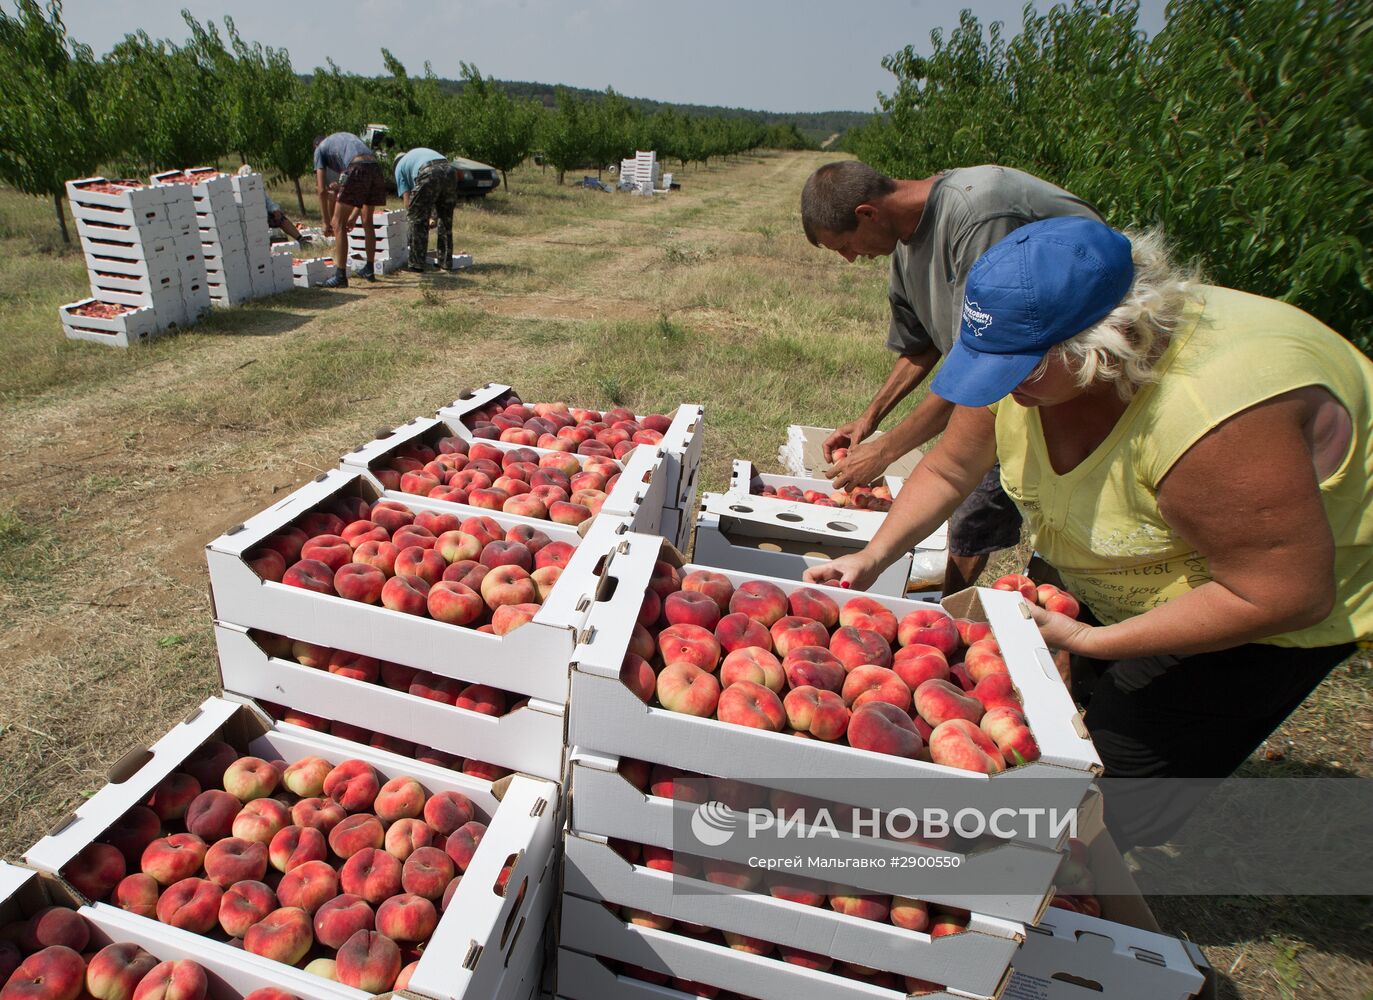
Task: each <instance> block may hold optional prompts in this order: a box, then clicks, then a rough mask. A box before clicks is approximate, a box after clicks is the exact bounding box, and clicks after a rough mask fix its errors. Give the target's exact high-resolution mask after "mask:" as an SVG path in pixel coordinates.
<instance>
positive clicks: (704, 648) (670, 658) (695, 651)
mask: <svg viewBox="0 0 1373 1000" xmlns="http://www.w3.org/2000/svg"><path fill="white" fill-rule="evenodd" d="M649 593H652V591H650V592H649ZM674 596H675V595H674ZM658 651H659V652H660V653H661V654H662V657H663V662H664V663H690V664H693V665H694V666H697V667H700V668H701V669H702V670H706V671H713V670H714V669H715V667H716V665H717V664H719V662H720V644H719V643H718V642H717V641H716V640H715V636H714V635H712V634H711V632H710V631H709V630H708V629H705V628H702V627H701V626H699V625H671V626H669V627H667V628H665V629H663V631H662V632H660V633H658Z"/></svg>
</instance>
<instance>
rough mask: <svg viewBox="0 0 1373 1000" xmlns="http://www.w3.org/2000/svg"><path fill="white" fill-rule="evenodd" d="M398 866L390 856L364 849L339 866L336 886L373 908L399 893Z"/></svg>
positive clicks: (371, 848)
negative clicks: (340, 867) (363, 900)
mask: <svg viewBox="0 0 1373 1000" xmlns="http://www.w3.org/2000/svg"><path fill="white" fill-rule="evenodd" d="M400 876H401V863H400V860H399V859H398V858H396V857H394V856H393V855H390V854H387V853H386V852H385V851H383V850H380V849H378V848H373V847H367V848H364V849H363V850H360V851H358V852H357V853H356V854H354V855H353V856H352V857H350V858H349V859H348V860H347V861H345V862H344V863H343V868H342V869H340V871H339V876H338V878H339V884H340V885H341V886H342V888H343V891H344V892H346V893H350V894H352V895H354V896H361V897H362V898H363V899H365V900H367V902H369V903H371V904H372V905H373V906H375V905H377V904H378V903H380V902H381V901H382V900H384V899H386V898H388V897H390V896H394V895H395V894H396V893H398V892H400V888H401V886H400Z"/></svg>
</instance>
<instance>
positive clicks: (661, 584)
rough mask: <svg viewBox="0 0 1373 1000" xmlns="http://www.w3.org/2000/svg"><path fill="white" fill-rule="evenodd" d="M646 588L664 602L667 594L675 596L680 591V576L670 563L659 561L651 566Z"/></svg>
mask: <svg viewBox="0 0 1373 1000" xmlns="http://www.w3.org/2000/svg"><path fill="white" fill-rule="evenodd" d="M648 588H649V589H650V590H652V591H653V592H654V593H656V594H657V595H658V596H659V597H661V598H662V599H663V600H664V601H666V600H667V598H668V595H669V594H675V593H676V592H677V591H679V590H681V589H682V574H681V572H680V571H678V569H677V567H676V566H674V565H672V563H670V562H666V561H664V560H662V559H659V560H658V561H657V562H655V563H654V564H653V574H652V575H651V576H650V577H649V578H648ZM716 607H719V605H718V604H717V605H716Z"/></svg>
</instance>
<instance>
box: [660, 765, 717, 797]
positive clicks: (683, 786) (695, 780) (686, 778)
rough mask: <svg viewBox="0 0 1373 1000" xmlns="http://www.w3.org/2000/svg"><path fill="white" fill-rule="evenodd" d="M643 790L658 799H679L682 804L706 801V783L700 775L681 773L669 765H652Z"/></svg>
mask: <svg viewBox="0 0 1373 1000" xmlns="http://www.w3.org/2000/svg"><path fill="white" fill-rule="evenodd" d="M645 790H646V791H647V792H648V793H649V794H650V795H655V796H657V797H658V798H660V799H680V800H681V801H683V802H704V801H706V782H705V781H704V780H703V779H702V777H701V775H698V774H693V773H692V772H690V771H683V770H682V769H681V768H679V767H672V766H671V765H669V764H654V765H653V767H652V770H651V771H650V772H649V778H648V782H647V784H646V785H645Z"/></svg>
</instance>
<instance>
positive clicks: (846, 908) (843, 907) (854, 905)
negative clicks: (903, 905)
mask: <svg viewBox="0 0 1373 1000" xmlns="http://www.w3.org/2000/svg"><path fill="white" fill-rule="evenodd" d="M830 909H832V910H833V911H834V912H835V913H843V914H845V915H847V916H850V917H858V918H859V919H860V920H878V921H881V922H883V923H885V922H886V920H887V918H888V917H890V916H891V897H890V896H859V895H839V896H831V897H830Z"/></svg>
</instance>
